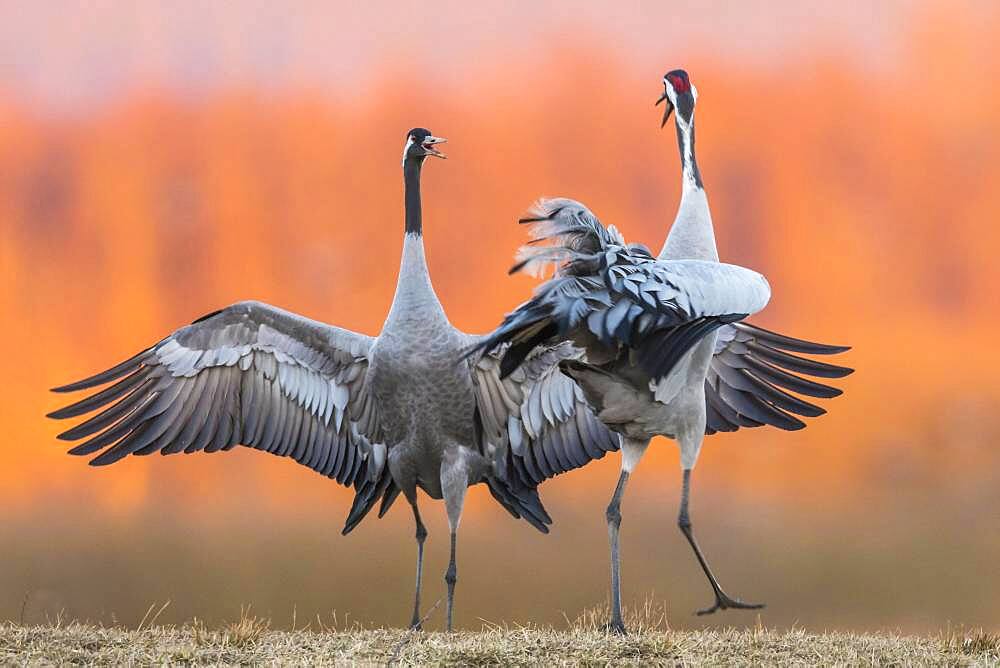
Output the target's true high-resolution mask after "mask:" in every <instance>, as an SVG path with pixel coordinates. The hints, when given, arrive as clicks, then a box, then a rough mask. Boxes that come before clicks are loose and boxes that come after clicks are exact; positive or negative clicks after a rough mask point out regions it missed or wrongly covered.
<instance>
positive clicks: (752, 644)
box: [0, 610, 1000, 666]
mask: <svg viewBox="0 0 1000 668" xmlns="http://www.w3.org/2000/svg"><path fill="white" fill-rule="evenodd" d="M646 613H647V614H645V615H644V616H639V617H636V616H633V619H632V621H631V626H632V628H633V629H634V630H635V632H634V633H633V634H632V635H629V636H627V637H617V636H609V635H607V634H605V633H604V632H602V631H600V630H599V629H598V628H597V627H596V625H595V624H594V623H593V622H594V621H595V620H596V619H598V618H601V617H602V615H599V614H592V615H589V616H587V617H585V618H582V619H580V620H577V621H575V622H573V623H572V624H571V626H570V628H569V629H568V630H553V629H540V628H500V627H486V628H484V629H483V630H482V631H481V632H476V633H473V632H461V633H455V634H444V633H413V632H408V631H402V630H398V629H367V630H366V629H361V628H355V629H351V630H334V629H329V628H323V629H318V630H317V629H312V630H309V629H306V630H298V631H271V630H269V624H268V623H267V622H266V621H263V620H259V619H256V618H254V617H252V616H248V615H247V616H244V617H243V618H242V619H241V620H240V621H238V622H235V623H232V624H229V625H227V626H225V627H224V628H222V629H219V630H214V631H210V630H207V629H205V628H204V626H202V625H201V624H198V623H194V624H189V625H186V626H182V627H171V626H149V627H144V628H139V629H136V630H127V629H122V628H113V627H98V626H92V625H87V624H79V623H70V624H64V623H55V624H49V625H40V626H21V625H17V624H0V664H2V665H27V664H30V665H45V664H49V665H66V664H88V665H89V664H97V665H151V664H158V665H166V664H198V665H209V664H210V665H236V664H243V665H247V664H268V665H276V664H284V665H346V664H350V665H386V664H392V665H400V666H416V665H439V666H445V665H455V666H459V665H461V666H468V665H473V666H487V665H504V666H508V665H547V666H552V665H559V666H574V665H588V666H595V665H611V664H614V665H621V664H631V665H671V666H675V665H691V666H698V665H712V666H715V665H790V666H812V665H817V664H821V665H851V666H856V665H864V666H889V665H892V666H898V665H937V666H979V665H997V664H998V663H1000V636H996V635H993V634H988V633H983V632H948V633H942V634H940V635H938V636H934V637H917V636H901V635H893V634H871V635H857V634H849V633H827V634H810V633H806V632H804V631H800V630H792V631H768V630H766V629H762V628H759V629H754V630H722V631H671V630H669V629H666V628H665V627H664V625H663V623H662V618H661V619H658V620H655V623H652V624H650V623H647V620H649V619H650V617H649V615H648V610H647V611H646Z"/></svg>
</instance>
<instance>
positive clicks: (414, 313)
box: [386, 158, 447, 326]
mask: <svg viewBox="0 0 1000 668" xmlns="http://www.w3.org/2000/svg"><path fill="white" fill-rule="evenodd" d="M422 162H423V161H422V160H420V159H411V158H407V159H406V160H404V162H403V183H404V187H405V198H404V201H405V207H406V227H405V234H404V235H403V257H402V259H401V260H400V262H399V278H398V279H397V281H396V296H395V297H394V298H393V300H392V308H391V309H390V310H389V317H388V319H387V320H386V325H387V326H389V325H390V324H396V325H401V326H408V325H411V324H414V323H415V322H417V321H420V322H426V321H427V320H428V319H430V320H437V319H440V320H443V321H444V322H447V317H446V316H445V313H444V308H443V307H442V306H441V302H440V300H438V297H437V294H436V293H435V292H434V286H433V285H432V284H431V276H430V272H428V270H427V259H426V257H425V256H424V235H423V219H422V211H421V205H420V168H421V166H422V164H421V163H422Z"/></svg>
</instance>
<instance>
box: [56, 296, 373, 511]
mask: <svg viewBox="0 0 1000 668" xmlns="http://www.w3.org/2000/svg"><path fill="white" fill-rule="evenodd" d="M372 341H373V339H372V338H371V337H368V336H364V335H361V334H355V333H354V332H350V331H347V330H343V329H339V328H336V327H331V326H329V325H325V324H323V323H319V322H315V321H313V320H309V319H307V318H303V317H301V316H298V315H295V314H293V313H289V312H287V311H283V310H281V309H278V308H275V307H273V306H269V305H267V304H262V303H259V302H241V303H238V304H234V305H232V306H229V307H227V308H225V309H223V310H221V311H216V312H215V313H212V314H209V315H207V316H205V317H203V318H201V319H199V320H197V321H195V322H194V323H192V324H190V325H188V326H186V327H182V328H180V329H178V330H177V331H175V332H174V333H172V334H170V335H169V336H168V337H166V338H165V339H163V340H162V341H160V342H159V343H157V344H155V345H153V346H152V347H150V348H147V349H146V350H143V351H142V352H140V353H139V354H137V355H135V356H134V357H132V358H130V359H128V360H126V361H124V362H122V363H121V364H118V365H117V366H114V367H112V368H111V369H108V370H107V371H104V372H102V373H99V374H97V375H95V376H92V377H90V378H87V379H85V380H81V381H79V382H76V383H72V384H70V385H65V386H63V387H58V388H55V389H54V391H55V392H73V391H77V390H86V389H90V388H94V387H98V386H100V385H106V384H108V383H113V384H111V385H110V386H109V387H106V388H105V389H103V390H101V391H99V392H97V393H95V394H93V395H91V396H89V397H87V398H85V399H83V400H81V401H78V402H76V403H74V404H72V405H70V406H66V407H65V408H62V409H59V410H57V411H54V412H52V413H50V414H49V417H51V418H56V419H65V418H73V417H78V416H81V415H84V414H88V413H95V414H94V415H93V416H91V417H90V418H89V419H87V420H86V421H85V422H83V423H81V424H79V425H77V426H75V427H73V428H71V429H69V430H67V431H65V432H63V433H62V434H60V435H59V438H60V439H62V440H67V441H79V440H83V439H86V440H84V442H83V443H80V444H79V445H77V446H76V447H74V448H73V449H72V450H70V454H74V455H94V454H97V456H96V457H94V458H93V459H92V460H91V462H90V463H91V464H92V465H95V466H100V465H105V464H111V463H113V462H116V461H118V460H119V459H121V458H123V457H126V456H128V455H133V454H134V455H149V454H152V453H154V452H159V453H161V454H164V455H167V454H174V453H178V452H184V453H192V452H201V451H204V452H217V451H219V450H229V449H231V448H233V447H234V446H236V445H245V446H248V447H252V448H256V449H258V450H263V451H265V452H270V453H272V454H275V455H280V456H284V457H291V458H292V459H294V460H295V461H297V462H299V463H300V464H303V465H305V466H308V467H309V468H311V469H313V470H315V471H317V472H319V473H321V474H322V475H325V476H327V477H329V478H333V479H334V480H336V481H337V482H339V483H340V484H342V485H352V484H353V485H355V487H356V489H357V490H358V494H359V497H362V496H363V497H365V498H359V499H356V500H355V509H354V510H352V516H353V515H356V514H358V513H360V514H361V516H363V514H364V512H367V510H368V509H369V508H370V507H371V505H372V504H373V503H374V502H375V500H377V499H376V498H368V497H374V495H375V492H376V490H378V489H379V488H381V490H382V491H385V487H386V483H385V479H386V478H387V477H388V476H384V475H383V473H384V468H385V466H384V464H385V454H386V453H385V446H384V445H382V444H381V443H380V435H379V428H378V418H377V415H376V411H375V402H374V401H373V399H372V397H371V395H370V394H369V393H368V391H367V387H366V384H365V375H366V372H367V370H368V351H369V349H370V348H371V345H372ZM359 503H360V504H361V506H365V505H367V507H364V508H362V507H358V506H359ZM362 511H363V512H362ZM357 519H360V517H358V518H357Z"/></svg>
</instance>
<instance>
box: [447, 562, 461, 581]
mask: <svg viewBox="0 0 1000 668" xmlns="http://www.w3.org/2000/svg"><path fill="white" fill-rule="evenodd" d="M444 581H445V582H447V583H448V584H450V585H454V584H455V583H456V582H458V569H457V568H455V564H451V565H450V566H448V570H447V571H445V573H444Z"/></svg>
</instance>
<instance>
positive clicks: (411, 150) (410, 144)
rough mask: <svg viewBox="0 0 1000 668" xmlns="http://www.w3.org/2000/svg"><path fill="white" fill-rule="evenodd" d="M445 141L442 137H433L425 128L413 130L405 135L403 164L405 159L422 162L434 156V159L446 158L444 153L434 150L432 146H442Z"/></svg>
mask: <svg viewBox="0 0 1000 668" xmlns="http://www.w3.org/2000/svg"><path fill="white" fill-rule="evenodd" d="M446 141H448V140H447V139H445V138H443V137H435V136H434V135H433V134H431V131H430V130H428V129H427V128H413V129H412V130H410V131H409V132H407V133H406V144H405V145H404V146H403V162H404V163H405V162H406V161H407V159H413V160H419V161H423V159H424V158H426V157H427V156H434V157H436V158H444V157H447V156H445V154H444V153H441V152H440V151H438V150H437V149H436V148H434V144H443V143H444V142H446Z"/></svg>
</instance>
